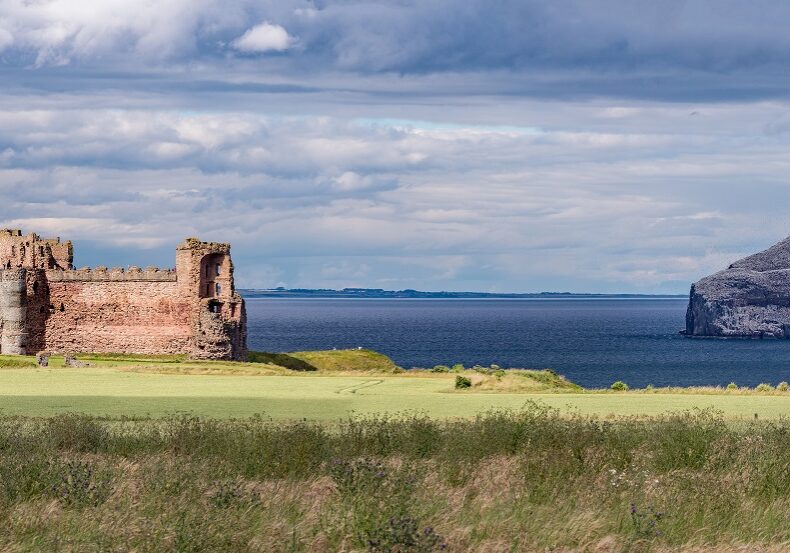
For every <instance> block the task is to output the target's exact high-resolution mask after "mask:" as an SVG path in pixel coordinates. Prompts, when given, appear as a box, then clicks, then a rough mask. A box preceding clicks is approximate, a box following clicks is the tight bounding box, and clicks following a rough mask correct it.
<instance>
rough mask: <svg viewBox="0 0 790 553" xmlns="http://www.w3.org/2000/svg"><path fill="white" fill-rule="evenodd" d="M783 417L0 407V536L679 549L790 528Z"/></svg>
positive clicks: (120, 543)
mask: <svg viewBox="0 0 790 553" xmlns="http://www.w3.org/2000/svg"><path fill="white" fill-rule="evenodd" d="M788 438H790V421H788V420H777V421H770V422H763V421H754V422H749V423H743V424H740V425H737V426H735V425H731V424H728V423H726V422H725V420H724V419H723V418H722V417H721V416H720V415H719V414H718V413H716V412H712V411H708V410H697V411H690V412H683V413H673V414H667V415H664V416H661V417H654V418H620V419H617V420H598V419H594V418H588V417H583V416H580V415H576V416H571V417H568V416H561V415H560V414H559V412H558V411H555V410H553V409H550V408H548V407H545V406H543V405H541V404H537V403H530V404H527V405H526V406H525V407H524V408H523V409H521V410H518V411H491V412H489V413H486V414H484V415H480V416H478V417H476V418H475V419H471V420H434V419H430V418H428V417H424V416H421V415H418V414H411V415H402V416H375V417H364V418H359V417H357V418H351V419H347V420H344V421H341V422H339V423H337V424H335V425H331V426H330V425H322V424H318V423H311V422H305V421H294V422H273V421H269V420H267V419H264V418H250V419H243V420H222V421H220V420H212V419H204V418H199V417H190V416H178V417H170V418H166V419H155V420H153V419H152V420H124V421H120V422H118V421H105V420H100V419H96V418H92V417H87V416H82V415H76V414H71V415H62V416H58V417H53V418H48V419H33V418H18V417H0V518H1V519H2V523H3V524H2V526H0V549H9V550H20V551H33V550H37V551H39V550H62V551H127V550H135V551H151V552H153V551H376V552H383V551H388V552H396V551H401V552H405V551H414V552H428V551H442V550H446V551H480V552H483V551H546V550H553V551H678V550H684V549H685V550H700V551H702V550H706V548H707V550H710V551H714V550H728V549H729V550H733V551H734V550H737V548H739V547H741V548H742V547H747V549H748V548H752V549H757V548H760V547H764V548H767V549H770V548H771V547H774V548H778V549H776V550H781V547H782V546H783V544H787V543H790V439H788Z"/></svg>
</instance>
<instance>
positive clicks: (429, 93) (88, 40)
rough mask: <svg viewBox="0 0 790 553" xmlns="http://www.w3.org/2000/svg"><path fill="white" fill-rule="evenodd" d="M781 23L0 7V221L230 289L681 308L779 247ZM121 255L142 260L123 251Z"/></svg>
mask: <svg viewBox="0 0 790 553" xmlns="http://www.w3.org/2000/svg"><path fill="white" fill-rule="evenodd" d="M788 24H790V5H787V4H786V3H784V2H756V3H750V4H746V3H742V2H707V1H705V2H703V1H697V2H694V1H688V2H680V1H677V2H676V1H663V2H655V3H650V4H643V3H634V2H611V1H596V2H571V1H557V2H445V1H438V2H405V1H401V2H370V1H368V2H350V1H347V2H343V1H336V2H329V1H327V2H312V3H311V2H246V1H233V2H227V3H222V5H220V4H218V3H212V2H203V1H197V2H195V1H192V2H186V1H184V2H182V1H166V2H161V3H158V4H154V3H151V4H140V3H138V2H131V1H128V0H113V1H109V2H106V3H101V4H100V5H97V6H93V7H91V8H90V9H89V8H87V7H85V6H84V5H83V4H82V3H80V2H77V1H76V0H54V1H42V2H36V3H28V2H22V1H9V2H3V3H0V196H1V197H2V199H3V201H2V202H0V218H1V219H2V220H3V222H4V223H5V224H6V225H19V226H23V227H25V228H29V229H32V230H38V231H41V232H50V233H59V234H63V235H68V236H70V237H73V238H75V239H76V240H77V241H78V242H80V241H82V244H81V247H80V249H79V251H80V253H81V255H82V256H83V258H82V259H78V260H77V262H78V263H82V264H93V263H96V262H99V261H106V258H103V257H102V256H103V255H104V254H106V252H107V250H109V249H110V246H112V245H118V244H123V245H126V246H127V247H128V252H127V255H125V256H124V258H123V259H118V260H117V262H118V263H139V262H141V261H138V260H145V261H148V260H150V259H152V257H153V258H154V259H156V260H157V261H159V262H161V263H163V264H167V263H168V262H169V261H168V257H167V256H168V255H169V253H170V249H171V245H172V243H173V242H174V241H177V240H178V239H180V238H182V237H183V236H185V235H188V234H197V235H200V236H202V237H206V238H209V239H215V238H216V239H224V240H231V241H233V243H234V247H235V251H234V258H235V259H236V262H237V264H238V265H239V266H240V267H241V268H243V270H241V271H240V272H239V275H238V280H239V284H240V285H241V286H256V287H264V286H277V285H286V286H291V287H296V286H315V287H319V286H328V287H343V286H371V287H382V288H407V287H410V288H421V289H436V290H438V289H446V290H482V291H503V292H504V291H541V290H571V291H580V292H581V291H589V292H685V291H686V290H687V286H688V284H689V283H690V282H691V281H694V280H696V279H697V278H699V276H700V275H703V274H707V273H709V272H711V271H713V270H716V269H719V268H721V267H723V266H726V264H727V263H729V262H730V261H732V260H734V259H737V258H738V257H741V256H742V255H743V254H745V253H748V252H750V251H755V250H757V249H760V248H761V247H764V246H766V245H769V244H770V243H773V242H775V241H776V240H777V239H779V238H781V237H783V236H785V235H787V234H788V233H790V225H788V219H789V218H788V216H787V215H786V214H785V211H786V210H784V209H783V206H784V205H787V202H788V200H789V199H790V186H789V183H788V181H787V175H788V174H790V172H788V169H789V168H790V167H789V166H790V156H788V153H790V113H789V112H788V100H787V93H788V91H789V90H790V87H789V86H788V84H790V83H788V82H787V81H788V77H787V75H788V74H790V73H789V72H788V71H787V69H788V67H787V65H788V60H790V38H788V36H789V35H787V33H786V32H785V29H786V28H787V25H788ZM143 249H144V250H143Z"/></svg>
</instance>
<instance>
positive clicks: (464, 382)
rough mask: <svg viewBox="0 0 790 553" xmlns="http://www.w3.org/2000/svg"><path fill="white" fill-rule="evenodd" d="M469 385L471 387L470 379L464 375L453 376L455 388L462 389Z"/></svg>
mask: <svg viewBox="0 0 790 553" xmlns="http://www.w3.org/2000/svg"><path fill="white" fill-rule="evenodd" d="M471 387H472V380H471V379H469V378H467V377H465V376H461V375H460V374H459V375H457V376H456V377H455V388H456V389H457V390H463V389H465V388H471Z"/></svg>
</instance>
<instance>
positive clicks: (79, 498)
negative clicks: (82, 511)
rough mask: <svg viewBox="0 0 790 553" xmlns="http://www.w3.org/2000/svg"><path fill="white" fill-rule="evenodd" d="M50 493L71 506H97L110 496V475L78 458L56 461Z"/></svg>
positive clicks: (51, 467) (51, 471)
mask: <svg viewBox="0 0 790 553" xmlns="http://www.w3.org/2000/svg"><path fill="white" fill-rule="evenodd" d="M50 473H51V476H50V480H51V481H52V486H51V487H50V490H49V491H50V495H51V496H52V497H54V498H55V499H57V500H59V501H60V502H61V503H63V504H64V505H67V506H70V507H87V506H94V507H95V506H97V505H100V504H101V503H103V502H104V501H105V500H106V499H107V497H109V495H110V492H111V491H112V489H111V487H110V475H109V474H108V473H107V472H101V471H96V469H95V468H94V466H93V465H91V464H89V463H85V462H82V461H78V460H70V461H65V462H63V461H54V462H52V464H51V466H50Z"/></svg>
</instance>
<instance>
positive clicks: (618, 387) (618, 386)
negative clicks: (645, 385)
mask: <svg viewBox="0 0 790 553" xmlns="http://www.w3.org/2000/svg"><path fill="white" fill-rule="evenodd" d="M611 389H612V390H614V391H615V392H626V391H628V384H626V383H625V382H623V381H622V380H618V381H617V382H615V383H614V384H612V386H611Z"/></svg>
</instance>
